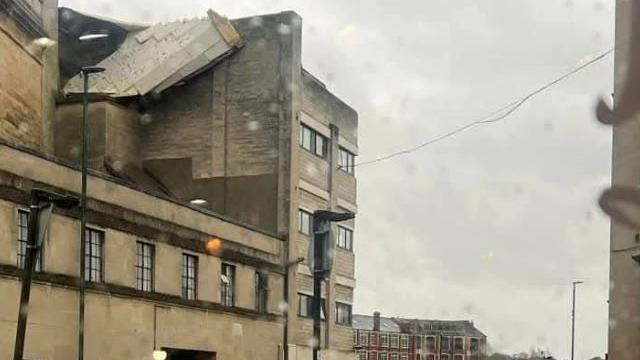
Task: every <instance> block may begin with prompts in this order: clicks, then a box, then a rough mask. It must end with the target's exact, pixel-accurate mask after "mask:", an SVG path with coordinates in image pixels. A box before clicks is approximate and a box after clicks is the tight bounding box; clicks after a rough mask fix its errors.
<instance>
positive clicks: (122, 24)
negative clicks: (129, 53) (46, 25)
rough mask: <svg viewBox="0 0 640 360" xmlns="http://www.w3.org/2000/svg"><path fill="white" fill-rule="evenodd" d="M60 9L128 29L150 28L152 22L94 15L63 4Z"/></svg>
mask: <svg viewBox="0 0 640 360" xmlns="http://www.w3.org/2000/svg"><path fill="white" fill-rule="evenodd" d="M58 11H71V12H74V13H76V14H79V15H82V16H84V17H88V18H92V19H95V20H99V21H104V22H108V23H111V24H113V25H115V26H118V27H120V28H122V29H124V30H126V31H129V32H131V31H139V30H144V29H147V28H149V27H150V26H151V25H152V24H146V23H138V22H131V21H124V20H118V19H115V18H112V17H108V16H101V15H94V14H90V13H87V12H84V11H79V10H76V9H73V8H70V7H65V6H61V7H59V8H58Z"/></svg>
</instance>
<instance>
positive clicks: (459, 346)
mask: <svg viewBox="0 0 640 360" xmlns="http://www.w3.org/2000/svg"><path fill="white" fill-rule="evenodd" d="M453 350H455V351H462V350H464V339H463V338H461V337H457V338H454V339H453ZM454 360H457V359H454Z"/></svg>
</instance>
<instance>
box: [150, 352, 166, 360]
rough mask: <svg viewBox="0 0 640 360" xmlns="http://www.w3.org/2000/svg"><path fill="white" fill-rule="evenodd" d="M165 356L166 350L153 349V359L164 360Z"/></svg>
mask: <svg viewBox="0 0 640 360" xmlns="http://www.w3.org/2000/svg"><path fill="white" fill-rule="evenodd" d="M166 358H167V352H166V351H163V350H153V360H164V359H166Z"/></svg>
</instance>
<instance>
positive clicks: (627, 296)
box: [608, 1, 640, 360]
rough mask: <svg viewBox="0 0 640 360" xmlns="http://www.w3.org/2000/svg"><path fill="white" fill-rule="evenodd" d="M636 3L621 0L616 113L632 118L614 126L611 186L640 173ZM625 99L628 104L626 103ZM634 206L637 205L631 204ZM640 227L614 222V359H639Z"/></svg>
mask: <svg viewBox="0 0 640 360" xmlns="http://www.w3.org/2000/svg"><path fill="white" fill-rule="evenodd" d="M639 23H640V6H639V5H638V2H637V1H616V25H615V65H614V83H615V84H614V94H615V96H614V109H615V112H614V115H616V116H618V115H617V114H618V113H619V112H620V109H621V108H622V107H623V106H625V105H626V106H627V110H630V108H628V106H631V110H632V111H626V112H627V113H630V114H631V118H630V119H629V120H628V121H623V120H625V119H616V121H618V122H620V123H619V124H617V125H614V126H613V150H612V164H611V167H612V173H611V184H612V186H613V187H614V188H615V187H619V186H632V187H637V185H638V178H639V176H640V163H638V161H637V157H638V156H639V155H640V141H638V134H640V114H638V111H637V96H638V92H637V89H636V88H634V86H637V80H638V78H637V73H638V71H637V64H636V61H635V59H637V55H638V54H639V51H640V48H639V47H638V38H637V36H636V35H634V32H636V33H637V30H636V29H637V26H638V24H639ZM624 102H626V104H623V103H624ZM632 204H633V205H635V204H634V203H633V202H632ZM624 210H626V211H627V212H628V213H627V215H628V216H630V217H631V218H633V219H638V218H640V212H639V211H638V208H637V206H633V207H631V206H629V207H626V206H625V207H624ZM639 233H640V229H637V228H634V227H632V226H628V225H626V224H624V223H622V222H621V221H616V219H613V218H612V220H611V235H610V260H609V264H610V270H609V278H610V287H609V346H608V347H609V357H608V358H609V359H611V360H632V359H640V326H638V319H640V306H638V304H640V282H639V281H638V274H639V273H640V235H639Z"/></svg>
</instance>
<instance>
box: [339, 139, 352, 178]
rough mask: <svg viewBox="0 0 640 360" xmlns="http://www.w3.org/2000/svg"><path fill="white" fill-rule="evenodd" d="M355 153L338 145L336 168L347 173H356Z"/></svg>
mask: <svg viewBox="0 0 640 360" xmlns="http://www.w3.org/2000/svg"><path fill="white" fill-rule="evenodd" d="M355 165H356V154H354V153H352V152H351V151H349V150H347V149H345V148H343V147H342V146H339V147H338V169H340V170H342V171H344V172H345V173H347V174H349V175H354V176H355V174H356V169H355Z"/></svg>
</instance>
